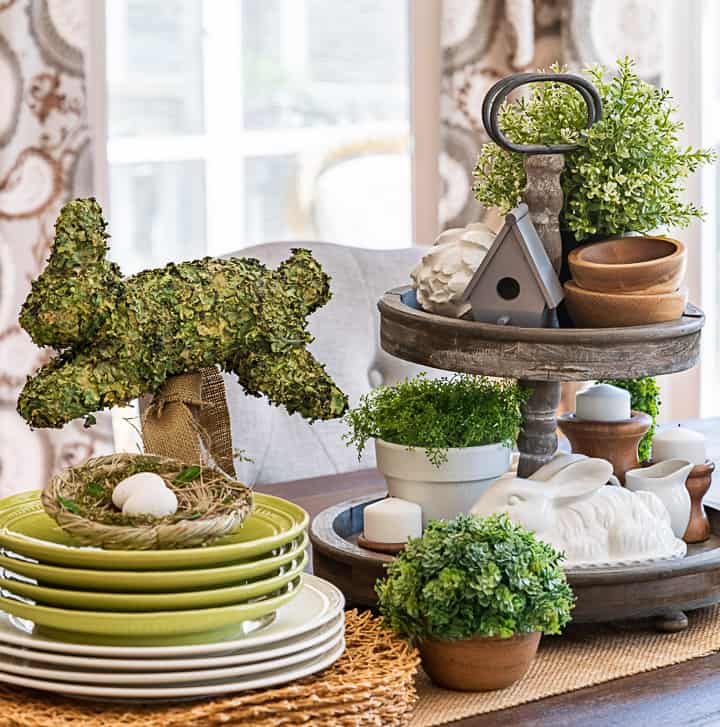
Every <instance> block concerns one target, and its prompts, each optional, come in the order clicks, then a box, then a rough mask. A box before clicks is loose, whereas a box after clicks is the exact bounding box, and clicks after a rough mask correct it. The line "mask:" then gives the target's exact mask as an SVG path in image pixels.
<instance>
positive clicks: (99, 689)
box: [0, 640, 345, 701]
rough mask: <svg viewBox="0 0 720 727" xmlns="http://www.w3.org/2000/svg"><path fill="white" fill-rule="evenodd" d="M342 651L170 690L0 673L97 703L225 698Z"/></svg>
mask: <svg viewBox="0 0 720 727" xmlns="http://www.w3.org/2000/svg"><path fill="white" fill-rule="evenodd" d="M344 651H345V641H344V640H341V641H340V643H339V644H338V645H337V646H336V647H335V648H334V649H332V650H331V651H329V652H326V653H325V654H323V655H322V656H317V657H315V658H314V659H310V660H308V661H305V662H302V663H301V664H295V665H294V666H290V667H286V668H284V669H275V670H273V671H267V672H262V673H258V674H253V675H250V676H247V677H237V678H234V679H229V680H227V681H223V682H217V681H214V682H202V683H201V682H198V683H183V684H182V685H181V684H175V685H173V686H171V687H149V688H148V687H108V686H105V685H102V686H101V685H86V684H72V683H68V682H57V681H52V680H48V679H30V678H29V677H21V676H17V675H16V674H9V673H8V672H4V671H2V670H0V682H2V683H4V684H15V685H17V686H19V687H28V688H29V689H40V690H41V691H46V692H57V693H59V694H66V695H70V696H78V697H92V698H93V699H99V700H117V699H120V700H123V701H133V700H148V699H158V700H163V701H171V700H177V699H179V700H186V699H192V698H193V697H210V696H213V695H217V694H228V693H230V692H241V691H245V690H247V689H262V688H265V687H272V686H277V685H278V684H286V683H287V682H291V681H294V680H295V679H300V678H301V677H305V676H308V675H309V674H315V673H316V672H318V671H321V670H322V669H325V668H327V667H328V666H330V665H331V664H332V663H334V662H335V661H337V659H339V658H340V656H342V653H343V652H344Z"/></svg>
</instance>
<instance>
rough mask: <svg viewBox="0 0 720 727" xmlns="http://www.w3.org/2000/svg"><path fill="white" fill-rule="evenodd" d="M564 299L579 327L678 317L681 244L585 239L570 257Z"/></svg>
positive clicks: (681, 293)
mask: <svg viewBox="0 0 720 727" xmlns="http://www.w3.org/2000/svg"><path fill="white" fill-rule="evenodd" d="M568 263H569V265H570V273H571V275H572V280H569V281H568V282H566V283H565V285H564V287H565V302H566V304H567V309H568V312H569V313H570V317H571V318H572V319H573V322H574V323H575V325H576V326H577V327H578V328H614V327H620V326H642V325H648V324H651V323H662V322H665V321H673V320H676V319H678V318H680V317H681V316H682V314H683V311H684V309H685V304H686V303H687V291H686V290H685V289H684V288H683V287H682V282H683V278H684V276H685V264H686V253H685V246H684V245H683V244H682V243H681V242H679V241H678V240H672V239H670V238H667V237H620V238H616V239H612V240H605V241H603V242H595V243H590V244H588V245H583V246H581V247H578V248H577V249H575V250H573V251H572V252H571V253H570V255H569V257H568Z"/></svg>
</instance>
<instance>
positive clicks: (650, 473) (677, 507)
mask: <svg viewBox="0 0 720 727" xmlns="http://www.w3.org/2000/svg"><path fill="white" fill-rule="evenodd" d="M692 468H693V465H692V463H691V462H688V461H687V460H685V459H667V460H665V461H664V462H658V463H657V464H654V465H652V466H650V467H639V468H638V469H634V470H628V471H627V472H626V473H625V487H627V488H628V489H629V490H633V491H635V492H637V491H638V490H646V491H647V492H652V493H653V494H655V495H657V496H658V497H659V498H660V499H661V500H662V501H663V504H664V505H665V507H666V508H667V511H668V513H670V526H671V527H672V529H673V533H675V537H677V538H682V536H683V535H685V531H686V530H687V526H688V522H689V521H690V493H689V492H688V491H687V488H686V487H685V480H686V479H687V476H688V474H690V470H691V469H692Z"/></svg>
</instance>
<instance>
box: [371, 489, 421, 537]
mask: <svg viewBox="0 0 720 727" xmlns="http://www.w3.org/2000/svg"><path fill="white" fill-rule="evenodd" d="M364 514H365V522H364V525H363V531H364V532H363V534H364V536H365V539H366V540H369V541H371V542H373V543H404V542H406V541H407V540H408V538H419V537H420V536H421V535H422V508H421V507H420V505H418V504H416V503H414V502H408V501H407V500H401V499H400V498H399V497H386V498H385V499H384V500H379V501H378V502H373V504H372V505H368V506H367V507H366V508H365V513H364Z"/></svg>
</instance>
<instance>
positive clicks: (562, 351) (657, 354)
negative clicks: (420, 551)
mask: <svg viewBox="0 0 720 727" xmlns="http://www.w3.org/2000/svg"><path fill="white" fill-rule="evenodd" d="M378 307H379V309H380V317H381V326H380V339H381V344H382V347H383V349H384V350H385V351H387V352H388V353H391V354H393V355H394V356H397V357H398V358H401V359H404V360H406V361H412V362H414V363H418V364H424V365H426V366H431V367H434V368H439V369H444V370H448V371H460V372H467V373H474V374H485V375H488V376H500V377H509V378H515V379H519V380H520V381H521V382H522V383H523V384H526V385H527V386H529V387H530V388H531V389H532V390H533V394H532V396H531V398H530V401H529V402H528V404H527V405H526V407H525V417H526V421H525V426H524V429H523V431H522V433H521V435H520V437H519V439H518V449H519V451H520V463H519V468H518V471H519V474H520V475H521V476H523V477H527V476H528V475H530V474H532V473H533V472H534V471H535V470H536V469H538V467H540V466H541V465H542V464H544V463H545V462H546V461H548V460H549V459H550V457H552V455H553V454H554V452H555V451H556V449H557V435H556V409H557V406H558V403H559V399H560V383H561V382H562V381H589V380H593V379H600V378H618V379H630V378H637V377H641V376H656V375H659V374H669V373H674V372H678V371H684V370H686V369H689V368H691V367H692V366H694V365H695V364H696V363H697V360H698V356H699V353H700V331H701V329H702V327H703V324H704V322H705V317H704V315H703V313H702V311H700V310H699V309H698V308H696V307H694V306H692V305H689V306H688V307H687V309H686V311H685V314H684V315H683V317H682V318H680V319H679V320H677V321H672V322H669V323H661V324H656V325H651V326H633V327H627V328H604V329H581V328H563V329H557V328H555V329H553V328H516V327H512V326H498V325H491V324H484V323H477V322H473V321H464V320H457V319H453V318H446V317H443V316H438V315H433V314H430V313H426V312H424V311H422V310H420V309H419V308H418V307H417V305H416V303H415V298H414V292H413V291H412V289H410V288H398V289H396V290H393V291H390V292H389V293H387V294H386V295H385V296H383V298H382V299H381V300H380V302H379V303H378ZM383 494H384V493H378V495H377V496H376V497H373V498H365V499H363V500H359V501H349V502H346V503H342V504H340V505H337V506H335V507H333V508H330V509H329V510H326V511H324V512H323V513H321V514H320V515H319V516H318V517H317V518H316V519H315V521H314V523H313V525H312V528H311V539H312V541H313V548H314V562H315V572H316V573H317V574H318V575H320V576H322V577H324V578H327V579H328V580H330V581H333V582H334V583H336V584H337V585H338V586H339V587H340V588H341V589H342V590H343V591H344V592H345V595H346V597H347V598H348V600H349V601H351V602H354V603H358V604H363V605H374V603H375V595H374V583H375V580H376V579H377V578H379V577H382V576H383V573H384V564H385V563H387V562H388V561H390V560H391V558H392V556H385V555H382V554H379V553H374V552H372V551H369V550H366V549H364V548H361V547H359V546H358V545H357V536H358V534H359V533H360V532H361V531H362V511H363V509H364V508H365V506H366V505H367V504H369V503H370V502H372V501H373V500H374V499H378V498H379V497H381V496H383ZM708 516H709V518H710V522H711V526H712V529H713V535H712V536H711V538H710V540H708V541H706V542H705V543H702V544H699V545H693V546H689V547H688V554H687V556H686V557H684V558H680V559H677V560H667V561H658V562H655V563H648V564H643V565H630V566H622V567H612V568H596V569H589V570H570V571H568V578H569V581H570V584H571V586H572V588H573V590H574V591H575V595H576V596H577V605H576V608H575V611H574V612H573V618H574V620H575V621H579V622H584V621H614V620H619V619H626V618H639V617H647V616H652V617H654V618H655V623H656V626H657V627H658V628H660V629H662V630H668V631H677V630H679V629H682V628H684V626H685V625H687V618H686V617H685V614H684V613H683V612H684V611H686V610H690V609H693V608H699V607H701V606H706V605H709V604H711V603H715V602H719V601H720V511H716V510H713V509H708Z"/></svg>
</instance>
